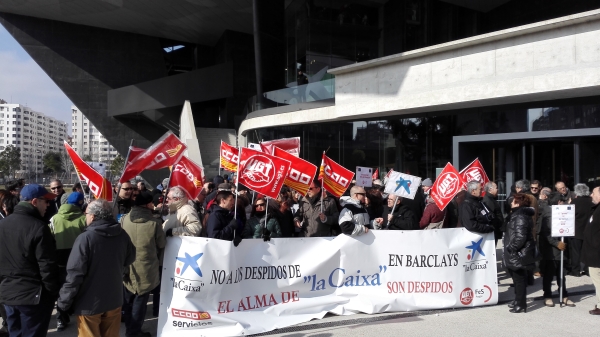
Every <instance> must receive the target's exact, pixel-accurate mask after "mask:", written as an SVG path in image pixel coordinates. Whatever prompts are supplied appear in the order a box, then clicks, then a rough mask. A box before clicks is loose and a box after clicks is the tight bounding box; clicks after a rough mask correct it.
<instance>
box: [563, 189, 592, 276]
mask: <svg viewBox="0 0 600 337" xmlns="http://www.w3.org/2000/svg"><path fill="white" fill-rule="evenodd" d="M574 190H575V191H574V192H575V195H576V196H577V197H576V198H574V199H571V204H573V205H575V236H574V237H571V238H569V245H568V246H569V247H568V248H569V252H570V253H571V271H570V272H569V275H571V276H575V277H579V276H581V272H582V271H584V270H585V268H582V266H581V248H582V247H583V238H584V233H585V227H586V225H587V224H588V222H589V221H590V216H591V215H592V207H594V203H593V202H592V197H590V188H589V187H588V186H587V185H586V184H577V185H575V188H574Z"/></svg>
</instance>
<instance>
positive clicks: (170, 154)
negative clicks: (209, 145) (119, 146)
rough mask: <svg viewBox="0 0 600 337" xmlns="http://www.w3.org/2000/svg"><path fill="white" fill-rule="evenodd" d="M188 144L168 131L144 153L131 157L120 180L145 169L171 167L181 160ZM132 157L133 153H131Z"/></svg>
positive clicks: (132, 176)
mask: <svg viewBox="0 0 600 337" xmlns="http://www.w3.org/2000/svg"><path fill="white" fill-rule="evenodd" d="M186 149H187V146H186V145H185V144H184V143H183V142H182V141H181V140H179V138H177V136H175V135H174V134H173V133H172V132H171V131H167V133H165V134H164V135H163V136H162V137H160V139H159V140H157V141H156V142H155V143H154V144H152V146H150V147H149V148H148V149H146V150H145V151H144V152H143V153H141V154H138V155H137V156H135V158H134V159H130V160H129V161H128V162H127V165H126V166H125V170H123V175H122V176H121V179H119V182H121V183H123V182H126V181H129V180H131V179H132V178H135V176H137V175H138V174H140V173H141V172H142V171H144V170H148V169H150V168H151V169H152V170H158V169H161V168H165V167H169V166H172V165H173V164H175V163H176V162H178V161H179V159H180V158H181V156H182V155H183V152H184V151H185V150H186ZM129 157H130V158H131V153H129Z"/></svg>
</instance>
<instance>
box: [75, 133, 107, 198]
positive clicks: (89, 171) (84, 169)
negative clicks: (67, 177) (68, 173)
mask: <svg viewBox="0 0 600 337" xmlns="http://www.w3.org/2000/svg"><path fill="white" fill-rule="evenodd" d="M64 144H65V149H66V150H67V153H68V154H69V157H71V161H72V162H73V166H74V167H75V171H77V176H78V177H79V179H80V180H83V181H85V182H86V184H87V185H88V187H89V188H90V191H92V193H93V194H94V196H95V197H96V198H98V199H105V200H106V201H112V186H111V184H110V182H109V181H108V180H106V178H104V177H103V176H102V175H101V174H100V173H98V172H97V171H96V170H94V169H93V168H92V167H91V166H90V165H88V164H87V163H86V162H84V161H83V159H81V157H79V155H78V154H77V152H75V150H73V148H72V147H71V146H70V145H69V144H68V143H67V142H66V141H65V142H64Z"/></svg>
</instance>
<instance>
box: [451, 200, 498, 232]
mask: <svg viewBox="0 0 600 337" xmlns="http://www.w3.org/2000/svg"><path fill="white" fill-rule="evenodd" d="M482 210H483V206H481V198H480V197H476V196H473V195H471V194H468V193H467V195H466V197H465V201H463V202H462V204H460V208H459V210H458V217H459V218H460V224H461V225H462V226H463V227H464V228H466V229H467V230H468V231H469V232H473V233H489V232H493V231H494V226H492V225H491V224H490V222H489V221H488V220H487V219H486V218H485V216H483V214H482V213H481V212H482Z"/></svg>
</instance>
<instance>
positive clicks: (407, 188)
mask: <svg viewBox="0 0 600 337" xmlns="http://www.w3.org/2000/svg"><path fill="white" fill-rule="evenodd" d="M388 175H389V177H388V180H387V183H386V184H385V190H384V192H385V193H388V194H393V195H397V196H399V197H402V198H408V199H414V198H415V194H417V190H418V189H419V185H421V178H420V177H415V176H411V175H410V174H405V173H401V172H397V171H392V172H390V173H388Z"/></svg>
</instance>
